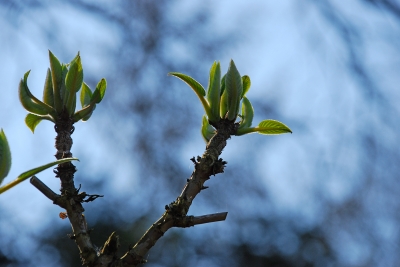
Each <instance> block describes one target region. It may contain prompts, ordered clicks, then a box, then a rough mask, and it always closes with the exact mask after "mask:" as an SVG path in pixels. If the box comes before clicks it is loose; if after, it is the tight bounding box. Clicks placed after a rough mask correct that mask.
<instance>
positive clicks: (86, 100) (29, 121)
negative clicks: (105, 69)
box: [18, 50, 107, 132]
mask: <svg viewBox="0 0 400 267" xmlns="http://www.w3.org/2000/svg"><path fill="white" fill-rule="evenodd" d="M49 59H50V68H48V69H47V75H46V80H45V84H44V89H43V101H41V100H39V99H38V98H36V97H35V96H34V95H33V94H32V93H31V91H30V90H29V87H28V76H29V73H30V71H28V72H26V73H25V75H24V78H23V79H21V81H20V83H19V90H18V93H19V99H20V101H21V104H22V106H23V107H24V108H25V109H26V110H27V111H28V112H29V113H28V114H27V116H26V118H25V123H26V125H27V126H28V127H29V129H31V131H32V132H34V130H35V128H36V126H37V125H38V124H39V123H40V122H41V121H42V120H49V121H52V122H54V123H55V122H56V121H58V120H59V119H60V116H62V114H67V115H68V116H69V117H70V118H71V119H72V122H73V123H75V122H78V121H79V120H82V121H87V120H88V119H89V118H90V116H91V115H92V113H93V111H94V110H95V108H96V104H98V103H100V102H101V100H102V99H103V97H104V94H105V91H106V88H107V82H106V80H105V79H104V78H103V79H101V80H100V81H99V83H98V84H97V86H96V89H95V90H94V92H93V91H92V90H91V89H90V88H89V86H88V85H87V84H86V83H84V82H83V67H82V63H81V57H80V55H79V52H78V54H77V55H76V57H75V58H74V59H73V60H72V61H71V62H70V63H68V64H64V63H60V61H59V60H58V58H57V57H56V56H54V55H53V53H52V52H51V51H50V50H49ZM81 88H82V90H81V93H80V102H81V106H82V109H81V110H79V111H76V100H77V99H76V98H77V93H78V92H79V90H80V89H81Z"/></svg>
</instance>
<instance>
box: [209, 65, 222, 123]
mask: <svg viewBox="0 0 400 267" xmlns="http://www.w3.org/2000/svg"><path fill="white" fill-rule="evenodd" d="M220 80H221V66H220V64H219V62H214V64H213V65H212V66H211V69H210V78H209V81H208V88H207V100H208V103H209V105H210V109H211V113H212V115H213V117H212V118H209V119H210V121H212V122H218V121H219V101H220V89H221V83H220Z"/></svg>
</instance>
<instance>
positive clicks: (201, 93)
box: [168, 72, 213, 118]
mask: <svg viewBox="0 0 400 267" xmlns="http://www.w3.org/2000/svg"><path fill="white" fill-rule="evenodd" d="M168 75H171V76H175V77H177V78H179V79H181V80H182V81H184V82H185V83H187V84H188V85H189V86H190V88H192V89H193V91H194V92H195V93H196V95H197V97H198V98H199V99H200V102H201V104H202V105H203V108H204V110H205V112H206V114H207V116H208V117H209V118H212V117H213V115H212V112H211V109H210V105H209V104H208V102H207V100H206V99H205V98H204V96H205V95H206V91H205V90H204V88H203V86H202V85H201V84H200V83H199V82H197V81H196V80H195V79H193V78H192V77H190V76H187V75H185V74H182V73H179V72H170V73H168Z"/></svg>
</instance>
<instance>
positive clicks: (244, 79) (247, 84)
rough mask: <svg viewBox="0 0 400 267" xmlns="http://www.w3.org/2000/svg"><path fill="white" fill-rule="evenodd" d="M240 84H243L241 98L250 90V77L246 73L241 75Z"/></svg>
mask: <svg viewBox="0 0 400 267" xmlns="http://www.w3.org/2000/svg"><path fill="white" fill-rule="evenodd" d="M242 84H243V92H242V97H241V98H243V97H244V96H245V95H246V94H247V92H248V91H249V90H250V85H251V81H250V77H249V76H247V75H244V76H242Z"/></svg>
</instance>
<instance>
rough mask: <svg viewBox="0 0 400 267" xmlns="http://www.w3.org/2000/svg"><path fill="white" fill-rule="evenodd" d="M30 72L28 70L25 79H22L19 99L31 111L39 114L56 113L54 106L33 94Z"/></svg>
mask: <svg viewBox="0 0 400 267" xmlns="http://www.w3.org/2000/svg"><path fill="white" fill-rule="evenodd" d="M29 72H30V71H28V72H26V73H25V75H24V79H23V80H22V79H21V81H20V83H19V88H18V95H19V100H20V102H21V104H22V106H23V107H24V108H25V109H26V110H27V111H29V112H31V113H34V114H38V115H53V116H54V115H55V112H54V110H53V108H52V107H50V106H49V105H47V104H45V103H43V102H42V101H40V100H39V99H37V98H36V97H35V96H34V95H32V93H31V91H30V90H29V88H28V84H27V82H28V76H29Z"/></svg>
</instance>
